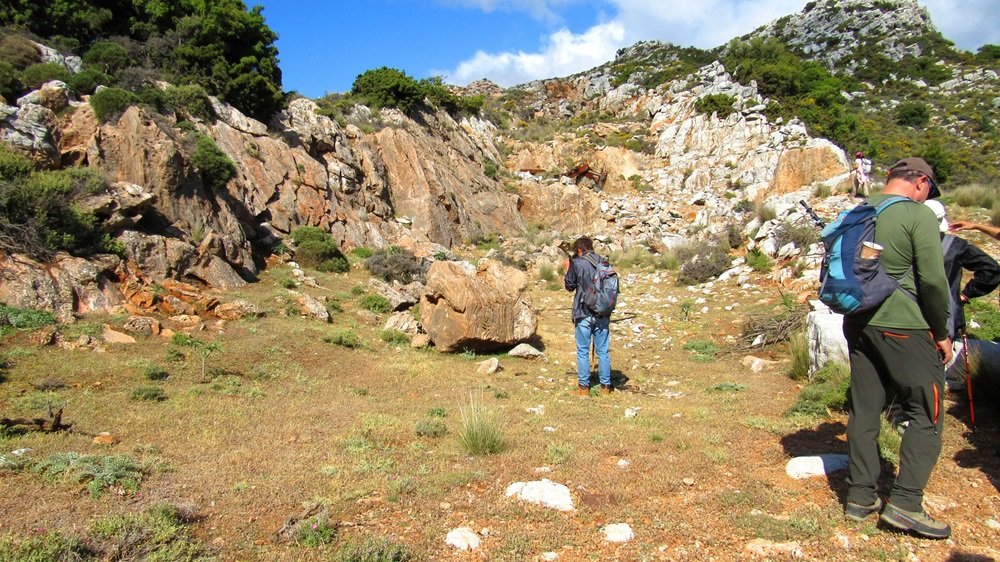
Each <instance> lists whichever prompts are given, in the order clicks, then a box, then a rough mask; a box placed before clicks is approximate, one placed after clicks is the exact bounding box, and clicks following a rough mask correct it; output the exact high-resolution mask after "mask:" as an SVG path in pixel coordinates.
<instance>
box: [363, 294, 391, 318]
mask: <svg viewBox="0 0 1000 562" xmlns="http://www.w3.org/2000/svg"><path fill="white" fill-rule="evenodd" d="M358 306H360V307H361V308H363V309H365V310H370V311H372V312H374V313H376V314H384V313H386V312H389V311H390V310H392V304H391V303H390V302H389V299H387V298H385V297H383V296H382V295H362V296H361V297H360V298H359V299H358Z"/></svg>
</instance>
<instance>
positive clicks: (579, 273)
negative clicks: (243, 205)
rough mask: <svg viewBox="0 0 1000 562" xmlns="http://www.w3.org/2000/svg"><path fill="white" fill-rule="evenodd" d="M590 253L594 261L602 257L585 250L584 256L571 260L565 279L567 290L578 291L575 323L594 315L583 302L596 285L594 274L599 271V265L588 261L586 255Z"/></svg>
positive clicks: (575, 299)
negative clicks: (587, 293) (584, 297)
mask: <svg viewBox="0 0 1000 562" xmlns="http://www.w3.org/2000/svg"><path fill="white" fill-rule="evenodd" d="M588 255H592V256H593V257H592V258H591V259H593V260H594V261H599V260H600V257H598V255H597V254H596V253H594V251H593V250H589V251H587V252H584V254H583V256H581V257H575V258H573V259H572V260H570V263H569V269H568V270H567V271H566V277H565V278H564V279H563V283H564V284H565V285H566V290H567V291H576V294H575V295H573V322H574V323H575V322H577V321H579V320H581V319H583V318H587V317H589V316H593V315H594V313H592V312H591V311H590V310H589V309H587V307H586V306H584V304H583V295H584V293H586V292H587V291H588V290H589V289H590V288H591V287H593V286H594V274H595V273H597V267H596V266H595V265H594V264H592V263H590V262H589V261H587V258H586V256H588Z"/></svg>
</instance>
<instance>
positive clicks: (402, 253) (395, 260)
mask: <svg viewBox="0 0 1000 562" xmlns="http://www.w3.org/2000/svg"><path fill="white" fill-rule="evenodd" d="M365 269H367V270H368V272H369V273H371V274H372V275H374V276H376V277H379V278H381V279H382V280H383V281H386V282H390V283H391V282H392V281H399V282H400V283H404V284H405V283H410V282H412V281H414V280H417V281H421V282H422V281H423V279H424V275H425V274H426V273H427V269H426V268H425V266H424V265H423V261H422V260H420V259H419V258H417V257H416V256H414V255H413V253H412V252H410V251H409V250H403V249H400V248H398V247H395V246H390V247H388V248H380V249H378V250H377V251H376V252H375V253H374V254H372V256H371V257H370V258H368V259H366V260H365Z"/></svg>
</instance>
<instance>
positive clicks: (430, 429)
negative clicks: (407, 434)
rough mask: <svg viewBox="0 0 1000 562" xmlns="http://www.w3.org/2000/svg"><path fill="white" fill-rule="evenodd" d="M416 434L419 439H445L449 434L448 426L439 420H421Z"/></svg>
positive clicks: (415, 430)
mask: <svg viewBox="0 0 1000 562" xmlns="http://www.w3.org/2000/svg"><path fill="white" fill-rule="evenodd" d="M414 432H415V433H416V434H417V437H443V436H444V435H446V434H447V433H448V426H447V425H445V423H444V422H443V421H439V420H420V421H418V422H417V426H416V428H415V429H414Z"/></svg>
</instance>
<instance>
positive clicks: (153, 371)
mask: <svg viewBox="0 0 1000 562" xmlns="http://www.w3.org/2000/svg"><path fill="white" fill-rule="evenodd" d="M143 374H144V375H145V376H146V378H147V379H149V380H151V381H162V380H166V379H168V378H169V377H170V373H168V372H167V371H166V369H164V368H163V367H161V366H160V365H146V368H145V369H143Z"/></svg>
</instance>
